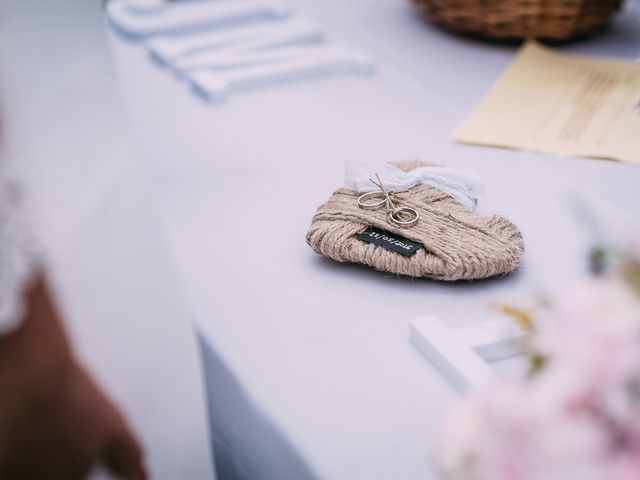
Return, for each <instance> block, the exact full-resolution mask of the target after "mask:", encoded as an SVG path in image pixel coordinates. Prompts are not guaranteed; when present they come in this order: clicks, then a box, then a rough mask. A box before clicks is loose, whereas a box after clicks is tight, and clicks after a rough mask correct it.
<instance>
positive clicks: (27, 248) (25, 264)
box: [0, 172, 40, 335]
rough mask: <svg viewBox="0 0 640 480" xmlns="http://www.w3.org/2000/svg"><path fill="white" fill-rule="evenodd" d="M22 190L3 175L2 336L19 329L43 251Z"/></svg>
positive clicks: (0, 221) (0, 195)
mask: <svg viewBox="0 0 640 480" xmlns="http://www.w3.org/2000/svg"><path fill="white" fill-rule="evenodd" d="M23 208H24V206H23V204H22V201H21V198H20V194H19V189H18V187H17V186H16V184H14V183H12V182H10V181H9V180H8V179H7V178H6V177H5V176H3V175H2V173H1V172H0V335H4V334H7V333H9V332H11V331H12V330H13V329H15V328H16V327H17V326H18V325H19V324H20V321H21V320H22V317H23V315H24V312H25V300H24V294H25V290H26V289H27V288H28V286H29V284H30V283H31V281H32V280H33V278H34V276H35V273H36V270H37V267H38V263H39V256H40V255H39V248H38V244H37V242H36V240H35V237H34V235H33V232H32V230H31V229H30V227H29V224H28V221H27V218H26V217H25V214H24V209H23Z"/></svg>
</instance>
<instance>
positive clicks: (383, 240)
mask: <svg viewBox="0 0 640 480" xmlns="http://www.w3.org/2000/svg"><path fill="white" fill-rule="evenodd" d="M358 240H362V241H363V242H367V243H373V244H374V245H377V246H379V247H382V248H384V249H385V250H391V251H392V252H396V253H400V254H402V255H404V256H405V257H410V256H411V255H413V254H414V253H416V252H417V251H418V250H420V249H421V248H422V245H421V244H420V243H416V242H414V241H413V240H409V239H408V238H404V237H401V236H400V235H396V234H395V233H391V232H387V231H386V230H382V229H381V228H376V227H369V228H367V229H366V230H365V231H364V232H362V233H361V234H360V235H358Z"/></svg>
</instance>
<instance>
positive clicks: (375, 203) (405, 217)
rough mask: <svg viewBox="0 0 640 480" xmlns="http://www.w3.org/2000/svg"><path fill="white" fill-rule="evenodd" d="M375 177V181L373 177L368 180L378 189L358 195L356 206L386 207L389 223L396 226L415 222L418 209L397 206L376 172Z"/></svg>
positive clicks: (409, 224) (416, 221) (374, 208)
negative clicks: (377, 190)
mask: <svg viewBox="0 0 640 480" xmlns="http://www.w3.org/2000/svg"><path fill="white" fill-rule="evenodd" d="M376 178H377V179H378V181H377V182H376V181H375V180H373V179H369V180H371V182H372V183H373V184H374V185H376V186H377V187H378V188H379V189H380V191H379V192H368V193H364V194H362V195H360V197H358V206H359V207H360V208H362V209H363V210H377V209H379V208H382V207H386V208H387V218H388V220H389V223H391V224H392V225H395V226H396V227H400V228H407V227H412V226H414V225H415V224H417V223H418V220H419V219H420V214H419V213H418V211H417V210H415V209H414V208H411V207H401V206H397V205H396V204H395V203H394V202H393V199H392V197H393V192H389V191H387V190H386V189H385V188H384V185H383V184H382V182H381V181H380V177H379V176H378V174H376Z"/></svg>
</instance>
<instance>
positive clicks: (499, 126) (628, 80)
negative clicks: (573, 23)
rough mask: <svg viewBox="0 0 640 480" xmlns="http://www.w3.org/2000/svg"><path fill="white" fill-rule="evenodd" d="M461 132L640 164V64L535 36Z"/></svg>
mask: <svg viewBox="0 0 640 480" xmlns="http://www.w3.org/2000/svg"><path fill="white" fill-rule="evenodd" d="M454 138H455V139H456V140H457V141H459V142H463V143H472V144H479V145H489V146H495V147H506V148H521V149H527V150H535V151H539V152H544V153H550V154H556V155H575V156H584V157H595V158H608V159H616V160H621V161H625V162H632V163H638V164H640V65H637V64H634V63H631V62H624V61H620V60H607V59H595V58H585V57H578V56H573V55H566V54H561V53H556V52H555V51H553V50H551V49H548V48H545V47H543V46H541V45H539V44H537V43H535V42H529V43H527V44H526V45H525V46H524V47H523V48H522V49H521V51H520V52H519V54H518V55H517V57H516V58H515V60H514V61H513V63H512V64H511V66H510V67H509V68H508V69H507V71H506V72H505V73H504V74H503V75H502V77H501V78H500V79H499V80H498V82H497V83H496V85H495V86H494V87H493V89H492V91H491V92H490V93H489V95H488V96H487V97H486V98H485V99H484V100H483V101H482V103H481V104H480V105H479V106H478V107H477V108H476V110H475V111H474V112H473V113H471V115H469V117H468V118H467V119H466V120H465V121H464V123H463V124H462V125H461V126H460V127H459V128H458V130H457V131H456V132H455V134H454Z"/></svg>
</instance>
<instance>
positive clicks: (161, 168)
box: [112, 0, 640, 480]
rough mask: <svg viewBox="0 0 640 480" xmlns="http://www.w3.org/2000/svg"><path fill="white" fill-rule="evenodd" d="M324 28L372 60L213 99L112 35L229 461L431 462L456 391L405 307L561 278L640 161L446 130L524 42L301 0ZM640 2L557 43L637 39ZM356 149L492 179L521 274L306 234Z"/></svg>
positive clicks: (414, 472)
mask: <svg viewBox="0 0 640 480" xmlns="http://www.w3.org/2000/svg"><path fill="white" fill-rule="evenodd" d="M296 7H297V8H298V9H299V10H301V11H303V12H305V13H307V14H309V15H310V16H311V17H312V18H313V19H315V20H316V21H317V22H319V23H320V24H321V25H322V26H324V27H325V29H326V31H327V32H328V33H329V35H330V37H331V38H333V39H335V40H338V41H342V42H347V43H352V44H355V45H357V46H359V47H361V48H363V49H364V50H365V51H367V52H368V53H370V54H371V56H372V57H373V58H374V60H375V62H376V64H377V66H378V69H379V73H378V75H377V76H375V77H372V78H333V79H328V80H327V79H324V80H318V81H308V82H303V83H299V84H289V85H286V86H279V87H274V88H271V89H266V90H261V91H256V92H252V93H246V94H243V95H239V96H237V97H234V98H232V99H231V100H230V101H229V102H228V103H226V104H223V105H216V106H212V105H207V104H205V103H204V102H202V101H201V100H200V99H199V98H197V97H196V96H194V95H192V94H191V93H190V92H189V91H188V89H187V88H186V86H185V85H184V84H182V83H180V82H179V81H177V80H176V79H175V78H173V77H171V76H170V75H168V74H166V72H162V71H160V70H159V69H158V68H157V66H155V65H153V64H152V63H151V62H149V61H148V58H147V56H146V54H145V53H144V51H143V49H142V48H141V47H140V46H138V45H135V44H131V43H129V42H127V41H125V40H123V39H121V38H119V37H118V36H116V35H114V36H113V37H112V45H113V48H114V52H115V57H116V59H117V63H118V67H119V70H120V76H121V79H122V82H123V88H124V91H125V95H126V98H127V105H128V106H129V109H130V113H131V116H132V120H133V123H132V125H133V130H134V131H135V134H136V138H137V139H138V145H139V146H140V148H141V151H143V152H144V153H145V156H146V162H145V164H146V167H145V168H146V172H147V175H148V176H149V178H150V179H151V181H152V183H153V185H154V186H155V197H156V201H157V202H158V205H159V209H160V212H161V216H162V220H163V222H164V226H165V228H166V232H167V235H168V237H169V239H170V244H171V247H172V249H173V252H174V254H175V258H176V262H177V266H178V271H179V275H180V280H181V282H182V285H183V287H184V290H185V292H186V295H187V298H188V301H189V303H190V305H191V308H192V310H193V313H194V315H195V317H196V319H197V323H198V325H199V329H200V337H201V342H202V345H203V348H204V351H205V362H206V378H207V382H208V383H209V406H210V412H211V414H212V426H213V431H214V437H215V442H216V447H217V448H216V451H217V455H218V457H219V458H218V460H219V463H218V470H219V473H221V478H241V479H253V480H257V479H260V480H263V479H273V480H283V479H295V480H305V479H331V480H371V479H376V480H378V479H380V480H383V479H388V480H397V479H403V480H411V479H428V478H438V476H437V473H436V472H435V471H434V470H433V467H432V465H431V462H430V460H429V457H428V452H429V448H430V443H431V441H432V439H433V436H434V434H435V432H436V430H437V426H438V424H439V422H440V420H441V417H442V415H443V414H444V413H445V412H446V410H447V409H448V408H449V407H450V406H451V404H452V402H453V401H454V400H455V399H456V394H455V393H454V391H453V390H452V389H451V388H450V386H449V385H448V384H447V383H446V381H445V380H444V379H443V378H441V377H440V376H439V374H438V373H437V372H436V371H435V370H434V369H433V368H432V367H431V366H430V364H429V363H428V362H427V361H426V360H425V359H424V358H423V357H422V356H421V355H420V353H418V352H417V351H416V350H415V349H414V348H413V347H412V345H411V344H410V343H409V341H408V321H409V320H410V319H411V318H413V317H415V316H420V315H424V314H436V315H439V316H440V317H442V318H444V319H447V320H449V321H452V322H472V321H479V320H482V319H484V318H488V317H490V316H492V315H493V314H492V312H491V311H490V310H489V308H488V305H489V303H490V302H491V301H494V300H499V301H510V300H514V299H515V300H520V299H523V298H524V299H527V298H533V297H534V296H535V295H537V294H539V293H540V292H545V293H547V294H551V295H553V294H554V293H556V292H558V291H559V290H560V289H562V288H563V287H564V286H565V285H567V284H568V283H570V282H571V281H573V280H574V279H575V278H576V277H578V276H580V275H581V274H582V273H583V272H584V271H585V268H586V259H585V252H586V251H587V248H588V246H589V245H588V239H587V236H586V234H585V230H584V227H583V226H581V225H580V224H579V222H578V221H577V219H576V214H575V204H576V203H582V204H586V205H587V206H588V208H589V209H590V210H591V211H592V212H593V213H594V214H595V215H597V216H598V217H599V221H600V222H601V225H602V228H603V229H604V230H605V231H606V232H607V233H608V234H609V235H610V236H611V238H622V237H624V236H625V235H627V234H628V233H629V232H630V231H633V230H634V229H638V227H640V225H639V222H638V219H639V218H640V197H638V194H637V192H638V186H639V185H640V168H638V167H636V166H631V165H623V164H619V163H615V162H606V161H597V160H586V159H575V158H555V157H550V156H542V155H536V154H531V153H522V152H514V151H506V150H496V149H487V148H478V147H470V146H462V145H456V144H454V143H453V142H452V140H451V133H452V131H453V130H454V128H455V127H456V126H457V125H458V124H459V123H460V122H461V121H462V119H463V118H464V117H465V115H466V114H467V113H468V112H470V111H471V109H472V108H473V107H474V105H475V104H476V103H477V102H478V101H479V100H480V99H481V98H482V96H483V94H484V93H485V92H486V91H487V90H488V89H489V88H490V86H491V85H492V84H493V82H494V81H495V80H496V78H497V77H498V75H499V73H500V72H501V71H502V70H503V68H504V67H505V66H506V65H507V64H508V62H509V60H510V59H511V58H512V56H513V54H514V51H515V48H516V47H515V46H508V45H499V44H491V43H482V42H478V41H475V40H471V39H464V38H460V37H455V36H452V35H450V34H448V33H446V32H443V31H442V30H440V29H437V28H434V27H432V26H430V25H428V24H427V23H426V22H425V21H424V20H422V19H421V17H420V16H418V15H417V14H416V12H415V11H414V10H413V9H412V7H411V6H410V5H409V4H408V3H406V2H403V1H401V0H375V1H374V0H352V1H349V2H345V1H344V0H299V1H297V2H296ZM638 10H639V9H638V8H637V7H633V8H632V9H630V11H629V12H627V14H626V15H624V16H623V17H621V18H620V19H619V20H618V21H617V22H616V24H615V26H614V28H611V29H609V30H608V31H606V32H604V33H603V34H602V35H600V36H598V37H596V38H594V39H593V40H588V41H584V42H579V43H574V44H570V45H567V46H564V47H562V50H566V51H572V52H584V53H586V52H588V53H594V54H606V55H611V56H618V57H627V58H634V57H636V56H637V55H638V53H640V29H639V28H638V24H637V20H636V18H634V15H635V17H637V16H639V11H638ZM345 158H352V159H363V160H373V161H387V160H395V159H406V158H420V159H424V160H427V161H435V162H442V163H447V164H449V165H452V166H461V167H469V168H473V169H474V170H476V171H477V172H478V173H480V174H481V175H482V176H483V177H484V178H485V179H486V182H487V193H486V196H485V198H483V199H482V201H481V207H480V208H481V212H483V213H499V214H503V215H506V216H508V217H509V218H511V219H512V220H513V221H514V222H515V223H516V224H518V225H519V226H520V228H521V229H522V232H523V234H524V237H525V240H526V243H527V253H526V256H525V259H524V263H523V265H522V267H521V268H520V269H519V271H517V272H516V273H515V274H513V275H511V276H509V277H506V278H500V279H494V280H489V281H485V282H475V283H470V284H467V283H462V284H443V283H437V282H431V281H419V280H414V281H412V280H409V279H406V278H393V277H389V276H386V275H384V274H381V273H378V272H374V271H370V270H367V269H364V268H360V267H357V266H349V265H339V264H336V263H334V262H331V261H329V260H327V259H324V258H321V257H319V256H317V255H316V254H315V253H313V252H312V251H311V249H310V248H309V247H308V246H307V245H306V244H305V241H304V236H305V232H306V229H307V227H308V225H309V222H310V220H311V217H312V215H313V214H314V211H315V209H316V207H317V206H318V205H319V204H320V203H322V202H323V201H324V200H325V199H326V198H327V197H328V196H329V195H330V193H331V192H332V191H333V189H335V188H336V187H338V186H339V185H340V184H341V182H342V174H343V161H344V159H345Z"/></svg>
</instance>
